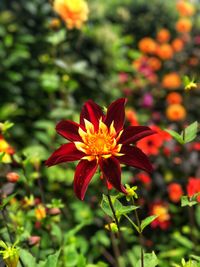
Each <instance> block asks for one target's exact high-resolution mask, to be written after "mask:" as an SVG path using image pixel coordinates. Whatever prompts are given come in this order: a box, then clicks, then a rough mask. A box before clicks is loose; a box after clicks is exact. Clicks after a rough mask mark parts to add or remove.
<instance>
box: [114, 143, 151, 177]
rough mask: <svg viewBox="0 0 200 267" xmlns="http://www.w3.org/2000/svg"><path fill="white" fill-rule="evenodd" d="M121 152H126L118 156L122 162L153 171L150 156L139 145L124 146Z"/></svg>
mask: <svg viewBox="0 0 200 267" xmlns="http://www.w3.org/2000/svg"><path fill="white" fill-rule="evenodd" d="M120 153H123V154H125V155H124V156H120V157H117V159H118V160H119V161H120V163H122V164H126V165H130V166H132V167H135V168H138V169H142V170H144V171H147V172H152V171H153V168H152V165H151V163H150V161H149V159H148V157H147V156H146V155H145V154H144V153H143V152H142V151H141V150H140V149H139V148H138V147H135V146H122V149H121V150H120Z"/></svg>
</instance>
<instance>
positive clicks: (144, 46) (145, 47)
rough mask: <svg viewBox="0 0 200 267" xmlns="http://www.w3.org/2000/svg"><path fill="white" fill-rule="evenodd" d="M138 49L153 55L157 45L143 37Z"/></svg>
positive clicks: (148, 38)
mask: <svg viewBox="0 0 200 267" xmlns="http://www.w3.org/2000/svg"><path fill="white" fill-rule="evenodd" d="M138 46H139V49H140V51H142V52H144V53H149V54H154V53H155V51H156V47H157V44H156V42H155V41H154V40H153V39H152V38H150V37H144V38H143V39H141V40H140V41H139V44H138Z"/></svg>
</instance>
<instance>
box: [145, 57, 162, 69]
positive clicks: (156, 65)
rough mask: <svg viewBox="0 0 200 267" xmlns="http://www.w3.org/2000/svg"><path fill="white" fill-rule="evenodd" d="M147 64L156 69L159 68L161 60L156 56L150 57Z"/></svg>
mask: <svg viewBox="0 0 200 267" xmlns="http://www.w3.org/2000/svg"><path fill="white" fill-rule="evenodd" d="M148 64H149V66H150V67H151V69H152V70H154V71H157V70H159V69H160V68H161V66H162V63H161V61H160V60H159V59H158V58H156V57H150V58H149V59H148Z"/></svg>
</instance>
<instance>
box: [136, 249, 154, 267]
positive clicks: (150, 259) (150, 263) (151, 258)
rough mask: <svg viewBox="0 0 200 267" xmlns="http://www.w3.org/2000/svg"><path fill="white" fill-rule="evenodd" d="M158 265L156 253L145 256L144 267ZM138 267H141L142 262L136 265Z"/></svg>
mask: <svg viewBox="0 0 200 267" xmlns="http://www.w3.org/2000/svg"><path fill="white" fill-rule="evenodd" d="M157 265H158V259H157V257H156V254H155V253H154V252H152V253H145V254H144V266H148V267H155V266H157ZM136 267H141V260H139V261H138V262H137V264H136Z"/></svg>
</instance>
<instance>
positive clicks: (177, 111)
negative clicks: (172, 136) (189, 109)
mask: <svg viewBox="0 0 200 267" xmlns="http://www.w3.org/2000/svg"><path fill="white" fill-rule="evenodd" d="M166 116H167V118H168V119H169V120H170V121H180V120H184V119H185V117H186V109H185V108H184V106H183V105H180V104H171V105H169V106H168V107H167V109H166Z"/></svg>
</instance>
